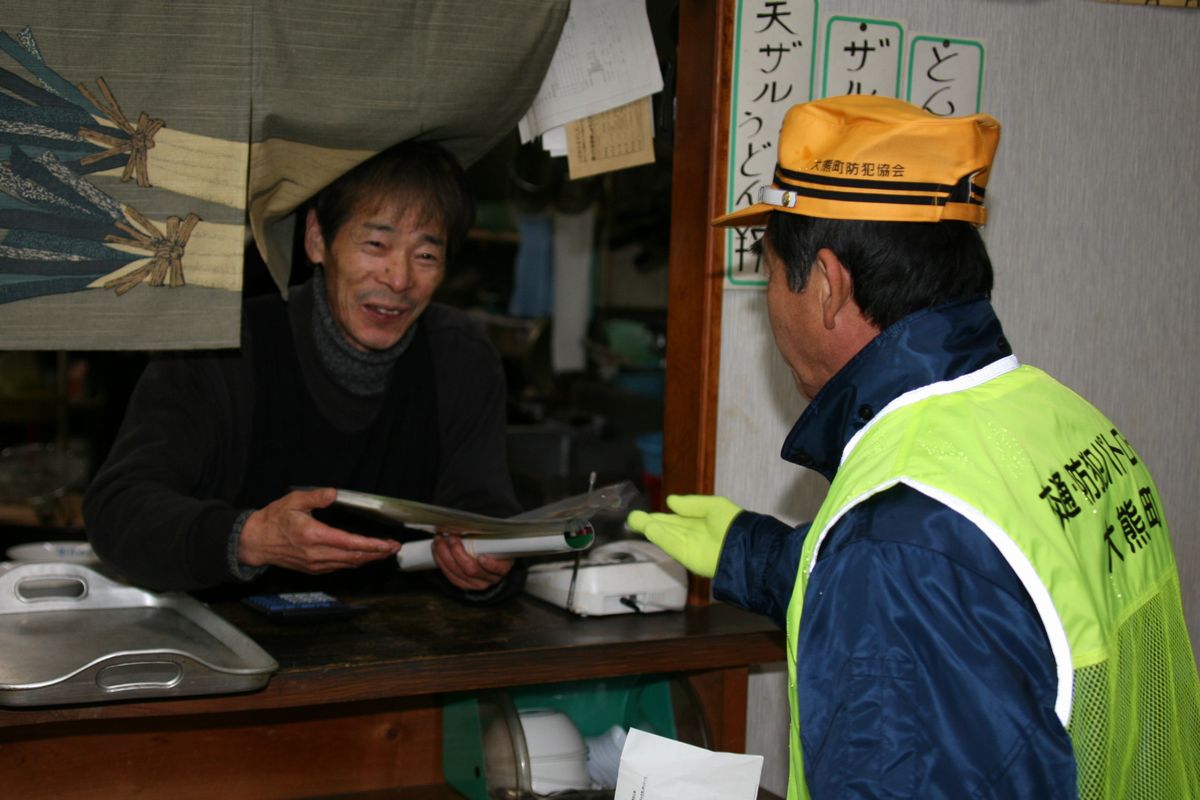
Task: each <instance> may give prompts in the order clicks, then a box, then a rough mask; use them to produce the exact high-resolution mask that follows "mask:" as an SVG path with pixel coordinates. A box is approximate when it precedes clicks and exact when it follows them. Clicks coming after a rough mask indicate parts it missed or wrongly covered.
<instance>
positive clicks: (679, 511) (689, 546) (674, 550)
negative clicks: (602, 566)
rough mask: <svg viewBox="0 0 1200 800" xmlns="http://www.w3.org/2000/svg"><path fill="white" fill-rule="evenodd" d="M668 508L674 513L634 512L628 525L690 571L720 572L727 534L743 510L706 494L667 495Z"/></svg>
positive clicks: (704, 574) (706, 574)
mask: <svg viewBox="0 0 1200 800" xmlns="http://www.w3.org/2000/svg"><path fill="white" fill-rule="evenodd" d="M667 508H669V509H671V510H672V511H674V512H675V513H674V514H664V513H654V514H647V513H646V512H645V511H632V512H630V514H629V517H628V518H627V519H626V520H625V524H626V525H627V526H628V527H629V529H630V530H633V531H637V532H638V533H641V534H644V535H645V536H646V538H647V539H649V540H650V541H652V542H654V543H655V544H656V545H658V546H659V547H661V548H662V549H663V550H665V551H666V552H667V555H669V556H670V557H671V558H673V559H675V560H676V561H678V562H679V563H680V564H683V565H684V566H685V567H687V568H688V570H689V571H691V572H694V573H696V574H697V575H700V576H703V577H705V578H711V577H712V576H713V574H714V573H715V572H716V571H717V559H719V558H720V557H721V544H722V542H724V541H725V533H726V532H727V531H728V530H729V526H730V525H731V524H732V523H733V518H734V517H736V516H737V515H738V514H740V513H741V512H742V510H741V509H740V508H738V507H737V506H735V505H734V504H733V503H731V502H729V500H727V499H725V498H724V497H717V496H714V495H706V494H673V495H668V496H667Z"/></svg>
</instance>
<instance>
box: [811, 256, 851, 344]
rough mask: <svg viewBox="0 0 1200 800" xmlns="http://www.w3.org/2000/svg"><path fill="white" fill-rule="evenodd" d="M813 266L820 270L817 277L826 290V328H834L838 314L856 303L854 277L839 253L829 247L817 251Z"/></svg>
mask: <svg viewBox="0 0 1200 800" xmlns="http://www.w3.org/2000/svg"><path fill="white" fill-rule="evenodd" d="M813 267H814V269H815V270H819V272H820V274H819V275H817V276H816V277H818V278H819V279H820V280H821V283H822V284H823V286H822V288H823V290H824V294H823V296H822V298H821V319H822V322H824V324H825V328H826V330H833V327H834V325H835V324H836V322H837V316H838V314H840V313H842V311H844V310H847V306H848V305H852V304H853V303H854V279H853V278H852V277H851V275H850V270H848V269H846V265H845V264H843V263H842V260H841V259H840V258H838V256H837V253H835V252H833V251H832V250H830V249H829V248H828V247H822V248H821V249H820V250H818V251H817V261H816V263H815V264H814V265H813ZM810 279H811V278H810ZM855 310H857V308H855Z"/></svg>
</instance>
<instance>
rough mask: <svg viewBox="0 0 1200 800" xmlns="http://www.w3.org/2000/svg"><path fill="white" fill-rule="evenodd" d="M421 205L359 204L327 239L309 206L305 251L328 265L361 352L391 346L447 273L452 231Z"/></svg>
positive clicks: (343, 317) (337, 311) (334, 303)
mask: <svg viewBox="0 0 1200 800" xmlns="http://www.w3.org/2000/svg"><path fill="white" fill-rule="evenodd" d="M429 216H430V215H428V214H424V213H422V210H420V209H413V208H411V207H404V208H401V207H398V206H397V205H396V204H382V205H376V204H360V205H359V207H357V208H356V209H355V210H354V213H353V214H351V216H350V217H349V219H347V220H346V221H345V222H344V223H343V224H342V225H341V227H339V228H338V231H337V233H336V234H335V236H334V237H333V241H332V242H326V241H325V237H324V236H323V235H322V234H321V228H320V225H319V224H318V223H317V217H316V213H315V212H312V211H310V212H309V214H308V218H307V219H306V221H305V231H304V248H305V251H306V252H307V254H308V258H309V260H310V261H312V263H314V264H321V265H323V266H324V269H325V290H326V293H327V294H328V298H329V307H330V309H332V311H333V316H334V319H336V320H337V323H338V327H340V328H341V331H342V334H343V335H345V337H346V340H347V341H348V342H349V343H350V344H351V345H352V346H353V347H355V348H356V349H358V350H362V351H368V350H387V349H388V348H390V347H391V346H392V345H394V344H396V343H397V342H398V341H400V339H401V338H402V337H403V336H404V334H405V333H407V332H408V330H409V329H410V328H411V327H412V325H413V323H415V322H416V321H417V318H418V317H420V316H421V313H422V312H424V311H425V309H426V308H427V307H428V306H429V303H430V301H431V300H432V299H433V293H434V292H435V291H436V290H437V288H438V286H440V285H441V283H442V279H443V278H444V277H445V274H446V244H447V242H446V230H445V226H444V225H443V224H442V222H441V220H439V219H436V218H434V219H427V217H429Z"/></svg>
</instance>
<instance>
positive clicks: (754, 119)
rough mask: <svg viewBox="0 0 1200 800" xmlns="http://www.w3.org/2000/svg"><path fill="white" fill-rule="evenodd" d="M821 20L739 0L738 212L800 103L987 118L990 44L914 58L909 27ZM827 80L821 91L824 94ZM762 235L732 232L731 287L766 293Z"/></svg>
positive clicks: (804, 0)
mask: <svg viewBox="0 0 1200 800" xmlns="http://www.w3.org/2000/svg"><path fill="white" fill-rule="evenodd" d="M1195 2H1200V0H1195ZM818 15H819V7H818V0H738V5H737V18H736V25H735V29H734V51H733V78H732V87H731V92H730V120H729V131H730V133H729V154H728V159H729V160H728V165H727V169H728V173H727V178H728V181H727V197H726V209H727V210H729V211H733V210H736V209H739V208H745V207H746V206H749V205H752V204H754V203H756V202H758V193H759V190H760V189H762V188H763V187H767V186H770V185H771V182H772V181H773V180H774V170H775V162H776V152H775V144H776V141H777V139H778V137H779V127H780V125H781V124H782V123H783V118H784V115H785V114H786V113H787V110H788V109H789V108H791V107H792V106H794V105H796V104H797V103H805V102H808V101H809V100H812V99H813V98H814V97H831V96H836V95H844V94H869V95H883V96H887V97H900V98H903V99H905V100H908V101H909V102H911V103H914V104H915V105H918V106H921V107H922V108H924V109H925V110H927V111H929V112H930V113H933V114H936V115H938V116H947V117H949V116H960V115H964V114H975V113H978V112H979V111H980V110H981V106H982V95H983V64H984V48H983V44H982V43H981V42H979V41H976V40H974V39H964V38H954V37H950V36H942V35H933V34H919V35H913V36H912V37H911V43H909V44H908V49H907V51H906V50H905V43H906V40H907V39H908V38H909V37H908V33H907V30H906V26H905V24H904V23H902V22H898V21H895V20H884V19H869V18H865V17H854V16H844V15H829V16H827V17H826V18H825V19H824V20H820V19H819V18H818ZM822 34H823V35H822ZM818 51H820V52H819V53H818ZM906 57H907V63H906V62H905V58H906ZM818 80H819V81H820V91H819V93H815V92H814V87H815V86H816V84H817V81H818ZM847 166H848V167H849V168H852V169H862V170H864V172H863V173H862V174H864V175H866V174H882V173H876V172H870V173H868V172H867V171H866V170H872V171H873V170H876V169H878V168H880V165H875V164H868V165H840V164H839V165H838V169H839V171H840V170H841V169H843V168H846V167H847ZM883 168H885V169H890V166H886V165H885V166H884V167H883ZM828 169H830V170H831V169H833V166H832V165H829V167H828ZM827 171H828V170H827ZM855 174H856V173H855ZM762 233H763V228H761V227H749V228H731V229H729V230H728V231H727V232H726V234H725V259H724V274H725V288H727V289H734V288H762V287H764V286H766V283H767V281H766V276H765V274H764V273H763V268H762V263H761V257H760V256H759V255H757V254H756V253H755V252H754V244H755V242H757V241H758V239H759V238H760V237H761V236H762Z"/></svg>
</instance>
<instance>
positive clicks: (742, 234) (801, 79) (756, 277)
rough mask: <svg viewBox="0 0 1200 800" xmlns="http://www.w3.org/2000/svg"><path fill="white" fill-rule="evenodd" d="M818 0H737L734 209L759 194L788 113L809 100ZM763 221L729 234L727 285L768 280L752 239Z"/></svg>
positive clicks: (768, 175)
mask: <svg viewBox="0 0 1200 800" xmlns="http://www.w3.org/2000/svg"><path fill="white" fill-rule="evenodd" d="M816 38H817V0H739V2H738V9H737V23H736V26H735V31H734V53H733V87H732V92H731V95H730V114H731V119H730V136H729V174H728V200H727V207H728V208H730V209H735V208H743V207H745V206H748V205H751V204H752V203H755V202H757V201H758V190H759V189H760V188H762V187H764V186H770V185H771V181H772V179H773V176H774V172H775V142H776V140H777V139H778V137H779V127H780V125H782V124H783V116H784V114H785V113H787V110H788V109H789V108H791V107H792V106H794V105H795V104H796V103H804V102H807V101H809V100H811V99H812V92H813V66H814V62H815V58H816ZM761 235H762V229H761V228H731V229H730V230H729V231H728V232H727V233H726V240H725V243H726V256H725V264H726V267H725V285H726V287H747V286H765V285H766V278H765V276H764V275H763V273H762V265H761V264H760V263H759V258H758V257H757V256H756V255H755V254H754V253H753V252H752V251H751V245H753V243H754V242H755V241H757V239H758V237H760V236H761Z"/></svg>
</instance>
